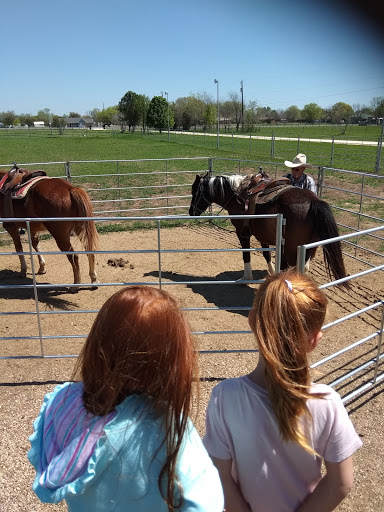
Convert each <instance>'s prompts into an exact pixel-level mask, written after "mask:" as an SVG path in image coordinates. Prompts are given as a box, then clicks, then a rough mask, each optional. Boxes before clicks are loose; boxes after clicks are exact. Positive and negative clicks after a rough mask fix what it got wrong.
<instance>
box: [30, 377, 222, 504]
mask: <svg viewBox="0 0 384 512" xmlns="http://www.w3.org/2000/svg"><path fill="white" fill-rule="evenodd" d="M82 393H83V386H82V383H79V382H78V383H68V382H67V383H65V384H63V385H59V386H57V387H56V388H55V390H54V391H53V392H52V393H50V394H47V395H46V396H45V398H44V402H43V405H42V407H41V410H40V414H39V416H38V417H37V419H36V420H35V422H34V433H33V434H32V435H31V437H30V438H29V439H30V442H31V449H30V450H29V452H28V458H29V460H30V462H31V463H32V464H33V466H34V467H35V469H36V478H35V481H34V483H33V490H34V491H35V493H36V494H37V496H38V497H39V498H40V500H41V501H43V502H45V503H58V502H60V501H62V500H63V499H65V500H66V502H67V505H68V511H69V512H88V511H89V512H91V511H92V512H120V511H121V512H122V511H124V512H127V511H128V512H129V511H135V512H144V511H145V512H150V511H151V512H152V511H156V512H162V511H164V512H167V511H168V508H167V505H166V503H165V501H164V500H163V498H162V496H161V494H160V491H159V487H158V476H159V472H160V470H161V468H162V466H163V464H164V461H165V458H166V447H165V446H164V445H163V446H162V447H161V449H160V451H159V452H158V453H157V455H156V457H155V458H153V456H154V453H155V452H156V450H157V449H158V448H159V446H160V445H161V441H162V440H163V438H164V428H163V417H161V416H158V415H155V413H154V412H153V410H152V409H151V407H150V399H149V398H147V397H145V396H144V395H132V396H129V397H127V398H126V399H125V400H124V401H123V402H122V403H121V404H119V405H118V406H117V407H116V408H115V410H114V411H112V413H110V414H109V415H107V416H102V417H100V416H94V415H92V414H91V413H89V412H88V411H87V410H86V409H85V407H84V405H83V400H82ZM177 475H178V478H179V480H180V483H181V485H182V487H183V492H184V505H183V507H181V508H180V509H178V510H180V511H181V512H222V510H223V508H224V503H223V493H222V488H221V483H220V479H219V476H218V473H217V470H216V468H215V467H214V466H213V464H212V462H211V460H210V458H209V456H208V454H207V452H206V451H205V448H204V447H203V445H202V442H201V439H200V437H199V435H198V433H197V431H196V429H195V427H194V426H193V424H192V422H190V421H189V425H188V428H187V433H186V435H185V438H184V441H183V445H182V448H181V450H180V452H179V459H178V463H177Z"/></svg>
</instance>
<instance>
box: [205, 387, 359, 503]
mask: <svg viewBox="0 0 384 512" xmlns="http://www.w3.org/2000/svg"><path fill="white" fill-rule="evenodd" d="M311 392H312V393H328V394H327V396H326V398H325V399H311V400H308V407H309V410H310V411H311V414H312V418H313V424H312V425H311V427H310V431H311V445H312V447H313V448H314V450H315V451H316V452H317V453H318V454H319V455H321V456H322V457H323V458H324V460H326V461H327V462H341V461H343V460H345V459H346V458H348V457H349V456H350V455H352V454H353V453H354V451H355V450H357V449H358V448H360V446H361V445H362V442H361V440H360V438H359V437H358V435H357V434H356V432H355V429H354V427H353V425H352V422H351V421H350V419H349V417H348V413H347V411H346V409H345V408H344V405H343V403H342V402H341V398H340V396H339V395H338V394H337V393H336V391H334V390H333V389H332V388H330V387H329V386H326V385H325V384H313V385H312V387H311ZM305 421H307V420H305ZM203 443H204V445H205V447H206V449H207V451H208V453H209V454H210V455H211V456H213V457H216V458H218V459H222V460H228V459H232V461H233V466H232V474H233V477H234V479H235V480H236V481H237V482H238V483H239V485H240V488H241V491H242V494H243V496H244V498H245V500H246V501H247V502H248V503H249V505H250V507H251V509H252V511H254V512H256V511H257V512H292V511H293V510H295V508H296V507H298V506H299V504H300V503H301V502H302V501H303V500H304V498H305V497H306V496H307V495H308V494H309V493H310V492H312V491H313V489H314V488H315V487H316V485H317V483H318V482H319V480H320V479H321V462H322V461H321V458H319V457H315V456H314V455H311V454H309V453H308V452H306V451H305V450H304V449H303V448H301V447H300V446H299V445H298V444H297V443H293V442H283V441H282V440H281V437H280V433H279V428H278V425H277V421H276V417H275V415H274V413H273V410H272V407H271V404H270V401H269V397H268V394H267V391H266V390H265V389H264V388H262V387H260V386H258V385H256V384H255V383H254V382H253V381H251V380H250V379H249V378H248V377H240V378H237V379H227V380H225V381H223V382H221V383H220V384H219V385H218V386H216V387H215V388H214V389H213V391H212V395H211V398H210V402H209V405H208V410H207V418H206V434H205V436H204V439H203Z"/></svg>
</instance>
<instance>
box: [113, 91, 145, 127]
mask: <svg viewBox="0 0 384 512" xmlns="http://www.w3.org/2000/svg"><path fill="white" fill-rule="evenodd" d="M118 109H119V111H120V113H121V117H122V121H123V122H125V123H126V124H127V125H128V129H129V131H131V127H132V131H135V127H136V126H137V125H138V124H139V121H140V96H139V95H138V94H136V93H135V92H133V91H128V92H126V93H125V94H124V96H123V97H122V98H121V100H120V101H119V104H118Z"/></svg>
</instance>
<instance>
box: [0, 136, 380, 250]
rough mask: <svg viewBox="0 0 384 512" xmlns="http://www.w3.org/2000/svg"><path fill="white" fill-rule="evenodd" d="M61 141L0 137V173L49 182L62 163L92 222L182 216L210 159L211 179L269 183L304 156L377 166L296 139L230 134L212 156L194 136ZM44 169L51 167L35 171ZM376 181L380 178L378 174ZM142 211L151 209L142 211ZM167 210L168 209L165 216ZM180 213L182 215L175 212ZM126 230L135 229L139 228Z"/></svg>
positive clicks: (348, 204) (369, 156)
mask: <svg viewBox="0 0 384 512" xmlns="http://www.w3.org/2000/svg"><path fill="white" fill-rule="evenodd" d="M276 128H278V130H279V133H277V132H276ZM303 128H304V127H302V126H300V127H289V126H281V127H273V128H272V127H263V128H262V129H260V132H259V133H260V135H262V136H266V137H267V136H270V135H271V134H272V131H273V130H274V133H275V132H276V133H275V135H276V137H277V136H281V137H283V136H284V137H293V136H295V135H296V136H297V134H298V132H297V130H301V131H303ZM326 128H327V129H328V131H327V133H325V131H326ZM347 128H349V127H347ZM352 128H353V130H352ZM283 129H284V130H283ZM335 129H337V130H339V131H340V130H343V129H344V127H325V126H318V127H317V126H309V127H308V129H307V130H306V131H305V132H304V131H303V134H302V138H311V137H313V138H314V137H317V138H321V137H323V138H325V137H328V138H329V136H330V133H331V132H330V131H331V130H333V131H332V134H333V135H332V136H334V137H336V136H337V134H336V132H335ZM360 129H361V130H362V131H359V130H360ZM294 130H296V132H294ZM380 130H381V128H380V127H358V126H355V127H351V131H350V135H351V136H352V135H353V133H354V134H356V133H357V132H359V133H360V136H362V134H365V136H366V137H369V138H370V139H371V140H372V139H374V137H375V136H378V135H379V134H380V133H381V132H380ZM352 132H353V133H352ZM65 133H66V135H65V136H61V135H59V134H58V133H57V132H55V131H52V133H51V131H50V130H34V131H28V130H18V129H15V130H14V131H12V130H0V165H2V166H5V167H3V168H4V169H5V170H7V169H8V168H10V166H11V164H12V163H13V162H16V163H17V164H18V165H20V166H22V165H23V164H27V163H34V165H32V166H30V167H29V168H31V169H38V168H43V169H44V170H46V171H47V173H48V175H50V176H64V174H65V169H64V162H67V161H70V169H71V177H72V182H73V183H74V184H75V185H78V186H83V187H84V188H85V189H87V190H88V193H89V194H90V196H91V199H92V201H93V204H94V210H95V214H96V215H99V216H105V215H108V216H118V217H121V216H132V215H133V216H153V215H154V216H156V215H169V214H170V215H178V214H185V212H186V210H185V205H186V204H188V203H189V201H190V199H189V195H190V187H191V183H192V181H193V179H194V174H195V173H199V174H200V173H201V172H203V171H205V170H207V169H208V166H209V158H210V157H212V158H213V170H214V171H215V172H216V173H229V172H231V173H232V172H236V170H237V168H238V167H240V168H241V172H248V173H249V172H251V171H249V170H246V171H245V170H244V169H245V168H246V167H251V168H254V169H257V167H258V165H259V164H260V165H262V167H263V169H264V170H265V171H267V172H268V173H269V174H270V176H274V175H280V176H281V175H282V174H283V172H285V171H286V170H287V168H286V167H285V166H284V160H286V159H288V160H291V159H293V158H294V156H295V155H296V154H297V153H298V152H300V151H301V152H304V153H306V154H307V156H308V160H309V161H310V162H311V163H313V164H314V165H319V166H325V167H334V168H340V169H345V170H349V171H364V172H367V173H374V169H375V164H376V160H377V147H376V146H367V145H358V146H354V145H346V144H340V145H336V144H335V145H334V146H332V144H330V143H328V142H324V141H322V142H314V141H305V142H304V141H302V140H301V138H300V139H297V140H293V141H278V140H275V141H274V144H273V143H272V141H271V140H262V139H250V138H249V136H248V137H246V138H236V137H232V136H231V134H230V136H229V137H223V136H222V137H220V147H219V148H217V137H216V136H208V135H204V134H197V133H196V134H193V133H192V134H185V133H184V134H182V133H181V134H176V133H171V134H170V141H168V133H167V132H163V133H162V134H159V133H151V134H146V135H144V136H143V135H142V134H141V133H135V134H132V133H120V132H118V131H112V130H101V131H98V130H84V131H81V130H68V131H66V132H65ZM227 135H228V134H227ZM344 136H345V134H344ZM354 136H356V135H354ZM366 140H367V139H366ZM201 157H203V158H201ZM183 158H188V160H183ZM383 158H384V156H383ZM108 160H111V161H108ZM125 160H130V161H129V162H126V161H125ZM132 160H137V161H133V162H132ZM97 161H98V162H97ZM240 161H241V163H240ZM47 162H52V163H50V164H49V165H44V166H43V165H41V164H43V163H47ZM55 162H56V163H55ZM313 173H314V176H315V174H316V173H317V170H315V169H314V170H313ZM326 173H327V176H330V177H333V178H334V179H336V180H337V185H336V186H337V187H340V188H345V189H349V188H351V190H356V191H357V190H359V189H360V186H361V185H360V184H361V180H362V177H361V175H357V174H351V173H340V172H334V173H333V172H332V171H326ZM146 174H148V176H146ZM380 174H381V175H383V174H384V172H383V170H382V168H381V169H380ZM315 177H316V176H315ZM334 186H335V185H334ZM365 186H366V187H370V188H369V193H370V194H371V195H374V196H379V197H380V198H381V197H383V179H378V178H377V177H376V178H373V177H372V178H369V177H366V176H365ZM331 192H332V191H331ZM339 194H341V197H338V196H337V197H332V196H330V197H329V198H328V194H326V197H325V199H326V200H328V201H329V202H330V203H331V204H336V205H338V206H340V207H345V208H348V209H351V210H354V211H356V212H358V211H359V201H360V199H359V198H358V196H353V193H352V194H351V193H348V194H346V193H343V192H340V193H339ZM172 196H174V197H172ZM154 198H156V200H154ZM159 198H162V199H159ZM148 206H150V207H155V208H159V209H158V210H157V209H152V210H147V208H148ZM168 206H169V207H170V208H171V209H167V207H168ZM180 206H183V207H184V209H180V208H179V207H180ZM382 208H383V206H382V199H380V200H378V201H375V200H372V201H371V200H365V201H364V205H363V207H362V208H361V209H360V211H361V212H363V213H366V214H367V215H372V216H376V217H382V215H383V213H382ZM335 213H336V215H337V216H338V215H339V214H338V213H337V212H335ZM138 222H139V221H138ZM134 227H136V228H138V227H140V228H142V226H141V223H139V224H138V225H137V226H136V225H135V226H134ZM98 229H100V231H110V230H118V229H123V228H122V227H121V226H120V227H119V225H118V224H116V223H114V222H112V221H111V225H108V224H104V225H99V226H98ZM0 245H2V244H1V243H0Z"/></svg>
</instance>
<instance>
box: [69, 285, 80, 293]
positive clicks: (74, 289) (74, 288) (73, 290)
mask: <svg viewBox="0 0 384 512" xmlns="http://www.w3.org/2000/svg"><path fill="white" fill-rule="evenodd" d="M78 291H79V289H78V288H76V287H73V288H72V286H71V288H69V293H77V292H78Z"/></svg>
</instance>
